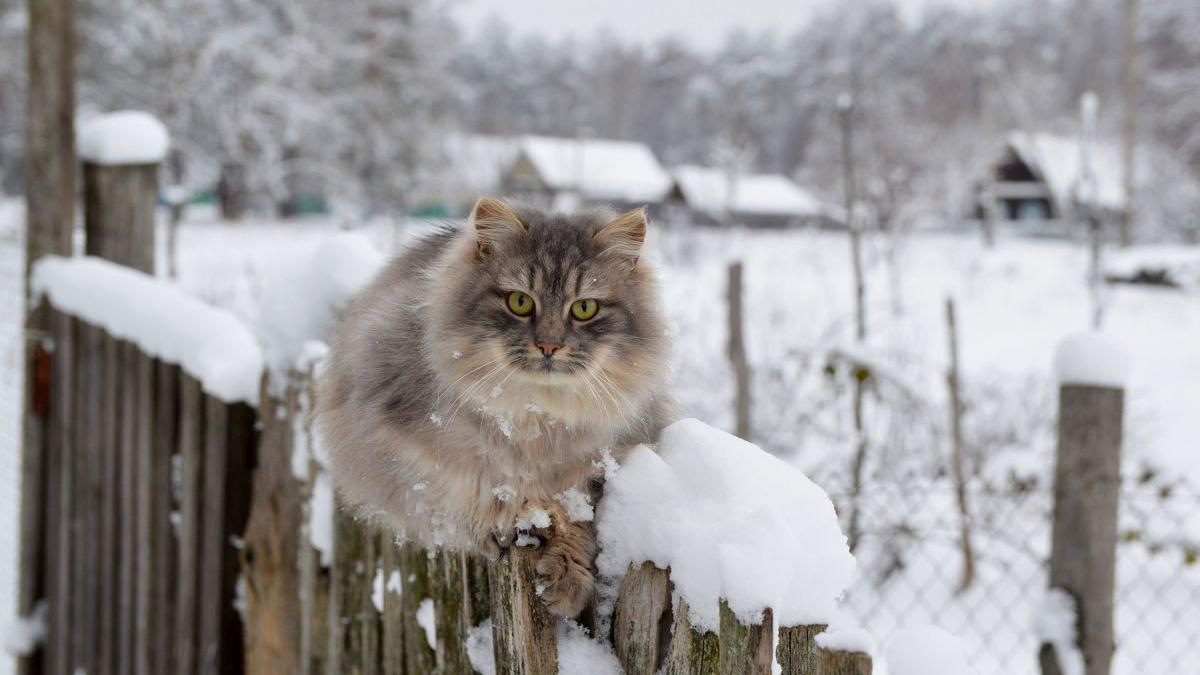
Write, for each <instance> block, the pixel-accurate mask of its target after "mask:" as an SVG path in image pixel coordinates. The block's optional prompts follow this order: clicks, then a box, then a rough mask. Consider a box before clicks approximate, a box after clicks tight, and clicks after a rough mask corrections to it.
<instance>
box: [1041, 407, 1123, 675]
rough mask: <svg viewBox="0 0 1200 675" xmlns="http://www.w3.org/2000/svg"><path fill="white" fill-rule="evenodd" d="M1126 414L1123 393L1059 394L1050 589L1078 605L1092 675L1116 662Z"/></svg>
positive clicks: (1083, 648)
mask: <svg viewBox="0 0 1200 675" xmlns="http://www.w3.org/2000/svg"><path fill="white" fill-rule="evenodd" d="M1124 410H1125V394H1124V391H1123V390H1121V389H1112V388H1107V387H1088V386H1076V385H1066V386H1063V387H1062V388H1061V389H1060V392H1059V408H1058V457H1057V460H1056V463H1055V469H1054V524H1053V526H1052V530H1051V553H1050V587H1051V588H1061V589H1063V590H1064V591H1066V592H1067V593H1068V594H1070V595H1071V596H1072V597H1073V598H1074V599H1075V603H1076V608H1077V612H1078V624H1077V626H1076V629H1077V635H1078V641H1079V647H1080V651H1081V652H1082V654H1083V660H1084V672H1085V673H1086V675H1107V673H1108V672H1109V670H1110V667H1111V663H1112V656H1113V648H1114V639H1113V587H1114V583H1115V572H1116V558H1117V511H1118V503H1119V500H1120V487H1121V486H1120V481H1121V437H1122V431H1123V430H1122V418H1123V416H1124Z"/></svg>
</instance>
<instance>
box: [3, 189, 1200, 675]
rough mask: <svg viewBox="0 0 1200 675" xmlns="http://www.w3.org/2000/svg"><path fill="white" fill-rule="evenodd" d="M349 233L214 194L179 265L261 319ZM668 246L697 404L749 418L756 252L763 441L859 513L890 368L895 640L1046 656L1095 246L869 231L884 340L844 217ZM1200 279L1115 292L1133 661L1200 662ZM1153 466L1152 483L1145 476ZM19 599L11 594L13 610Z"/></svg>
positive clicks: (670, 241) (1125, 645)
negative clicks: (863, 395)
mask: <svg viewBox="0 0 1200 675" xmlns="http://www.w3.org/2000/svg"><path fill="white" fill-rule="evenodd" d="M2 214H3V211H0V220H2V219H3V215H2ZM428 227H429V226H428V225H427V224H419V223H407V224H401V225H397V226H393V225H392V224H389V223H382V222H381V223H374V224H372V225H371V226H369V227H367V228H364V229H362V230H359V232H361V233H362V234H363V236H365V237H366V238H367V239H368V240H369V241H370V242H371V243H372V244H373V245H375V246H376V247H377V248H379V249H381V250H383V251H385V252H387V251H392V250H395V248H396V247H398V246H400V245H403V243H404V242H405V241H408V240H409V239H411V238H412V237H413V236H416V234H418V233H419V232H421V231H424V230H425V229H427V228H428ZM336 229H338V226H337V225H336V224H334V223H331V222H329V221H301V222H298V223H287V224H279V223H273V222H270V221H249V222H245V223H242V224H237V225H227V224H222V223H219V222H216V221H215V220H214V219H212V218H211V217H210V216H207V215H205V214H203V213H199V214H192V215H189V218H188V221H187V223H185V226H184V227H183V228H182V231H181V233H180V238H179V241H180V252H181V254H180V283H181V284H182V285H183V286H184V287H185V288H186V289H188V290H191V291H193V292H195V293H196V294H198V295H199V296H200V297H202V298H204V299H206V300H208V301H210V302H213V303H214V304H218V305H221V306H224V307H227V308H230V309H231V310H233V311H234V312H235V313H237V314H239V315H241V316H243V317H244V318H247V319H250V320H253V318H254V317H255V316H256V315H257V306H258V303H259V301H260V300H261V298H262V296H263V291H264V287H265V286H266V285H267V283H268V280H269V279H271V278H272V277H274V276H275V275H276V274H278V273H280V271H282V270H285V269H287V268H289V266H294V265H296V264H297V261H301V260H304V259H305V258H309V257H310V256H311V254H312V252H313V251H314V249H319V248H320V247H321V246H322V241H323V238H324V237H325V236H326V235H327V234H329V233H330V232H331V231H333V230H336ZM3 232H4V228H3V223H0V270H8V269H9V268H10V267H11V269H12V270H19V269H20V264H19V262H18V261H17V260H16V251H18V250H19V249H18V248H17V247H16V246H15V244H13V243H9V242H8V240H5V239H4V238H3V236H4V235H3ZM652 248H653V250H654V255H655V257H656V258H657V259H658V261H659V263H660V266H661V268H662V271H663V273H662V282H663V297H664V300H665V305H666V309H667V312H668V313H669V315H670V316H671V318H672V320H673V322H674V325H675V326H676V339H677V344H678V366H677V368H676V371H675V379H676V385H677V390H678V391H679V398H680V400H681V403H682V404H683V407H684V408H685V410H686V412H687V413H688V414H690V415H693V416H696V417H699V418H701V419H704V420H706V421H709V422H710V423H712V424H714V425H717V426H723V427H726V428H728V427H731V426H732V414H731V411H732V402H731V392H732V387H731V376H730V373H729V370H728V367H727V361H726V357H725V355H724V354H725V340H726V328H725V322H726V307H725V279H726V276H725V275H726V271H725V265H726V263H727V262H728V261H730V260H733V259H741V260H743V261H744V263H745V266H746V267H745V269H746V272H745V274H746V299H745V306H746V320H747V323H748V325H747V335H748V341H749V344H748V354H749V359H750V361H751V363H752V365H753V367H754V378H755V379H754V387H753V391H754V395H755V405H754V421H753V422H754V436H755V440H756V441H757V442H759V443H760V444H761V445H763V446H764V447H766V448H767V449H769V450H771V451H773V452H776V453H777V454H779V455H781V456H783V457H785V458H786V459H787V460H788V461H790V462H792V463H794V464H795V465H796V466H798V467H800V468H801V469H803V470H804V471H805V472H806V473H808V474H809V475H810V476H812V477H813V478H814V479H815V480H816V481H817V482H818V483H819V484H821V485H823V486H824V487H825V488H826V489H827V490H829V492H830V493H831V494H832V495H833V496H834V497H835V501H837V503H838V505H839V508H842V509H843V513H844V510H845V508H846V507H847V502H846V498H845V494H846V487H847V467H848V465H849V456H850V452H851V450H852V448H853V447H854V446H855V445H856V440H857V439H856V437H855V436H854V433H853V430H852V428H851V426H850V422H849V419H850V415H849V413H850V409H849V403H848V401H849V399H848V392H849V386H848V383H849V379H848V378H849V371H848V369H847V368H846V367H845V358H844V356H845V355H846V354H851V355H853V357H854V358H855V359H856V360H859V361H863V362H866V363H869V364H871V365H870V369H871V372H872V378H871V380H870V386H869V388H868V389H869V394H868V400H867V413H868V428H867V430H866V432H865V435H866V437H867V438H868V441H869V443H870V447H871V449H872V451H871V455H870V457H869V461H868V469H867V489H866V490H865V495H866V497H865V499H864V503H863V505H862V509H863V514H864V522H865V523H866V524H867V528H866V531H865V534H864V538H863V548H862V549H861V550H860V556H859V558H860V569H861V577H860V579H859V581H858V582H857V584H856V585H855V586H854V587H853V588H852V590H851V592H850V595H849V606H850V607H851V609H852V610H853V611H855V612H856V613H857V614H859V616H860V618H861V620H863V622H864V623H865V625H866V626H867V628H869V629H870V630H871V632H872V633H873V634H874V635H875V637H876V638H877V639H878V640H879V641H880V642H881V643H882V644H883V645H886V644H887V642H888V639H889V637H890V636H891V635H893V634H895V631H896V630H897V629H898V628H899V627H901V626H904V625H906V624H908V625H911V624H920V623H935V624H938V625H941V626H942V627H944V628H946V629H947V630H950V631H951V632H955V633H958V634H960V635H961V636H962V637H963V639H964V644H965V647H966V651H967V654H968V657H969V658H970V659H971V661H972V663H973V665H975V666H976V667H977V668H979V669H980V672H981V673H984V674H986V675H991V674H992V673H996V674H999V673H1005V675H1008V674H1009V673H1026V672H1028V673H1032V672H1034V659H1033V655H1034V651H1035V649H1036V646H1035V645H1034V644H1033V637H1032V635H1033V633H1032V627H1033V613H1034V611H1035V609H1036V608H1037V607H1038V606H1040V604H1041V599H1042V591H1043V588H1044V585H1045V577H1044V573H1043V572H1042V568H1041V561H1042V560H1043V559H1044V557H1045V555H1046V549H1047V547H1048V541H1049V533H1048V521H1047V516H1046V514H1047V512H1048V509H1049V499H1048V493H1047V488H1048V485H1049V480H1048V478H1049V475H1050V468H1051V462H1052V458H1053V445H1054V429H1053V420H1054V414H1055V399H1054V383H1053V374H1052V369H1051V359H1052V357H1053V353H1054V348H1055V346H1056V344H1057V343H1058V342H1059V341H1060V340H1061V339H1063V338H1064V337H1066V336H1067V335H1069V334H1071V333H1073V332H1076V331H1079V330H1082V329H1084V328H1086V327H1087V324H1088V316H1089V312H1090V309H1089V301H1088V294H1087V291H1086V289H1085V287H1084V285H1083V279H1084V276H1085V271H1086V256H1085V252H1084V250H1083V248H1082V247H1081V246H1078V245H1074V244H1070V243H1068V242H1052V241H1030V240H1022V239H1002V240H1001V241H1000V242H999V243H998V245H997V247H996V248H995V249H994V250H991V251H988V250H985V249H984V248H983V247H982V245H981V243H980V242H979V240H978V239H977V238H975V237H967V236H953V235H920V236H914V237H912V238H909V239H907V240H904V241H901V242H896V243H889V242H885V241H872V242H868V246H867V250H868V264H867V268H868V270H869V276H868V300H869V303H868V304H869V314H868V325H869V339H868V341H867V344H866V345H865V346H858V345H854V344H853V343H852V341H850V339H849V336H850V335H851V334H852V320H853V319H852V314H851V312H850V307H851V302H850V298H851V283H850V275H849V264H848V249H849V246H848V243H847V241H846V239H845V237H844V235H838V234H834V233H819V232H817V233H779V232H728V233H722V232H716V231H711V230H706V231H701V232H694V231H688V232H683V231H679V230H664V231H660V232H657V233H656V236H655V238H654V240H653V241H652ZM889 250H892V251H894V252H895V255H893V256H890V255H889ZM1137 256H1142V257H1147V256H1150V257H1155V258H1158V257H1164V256H1165V257H1169V258H1170V259H1171V261H1172V264H1175V265H1179V264H1182V265H1184V266H1185V267H1188V266H1190V267H1189V268H1190V269H1196V268H1197V263H1200V251H1197V250H1192V249H1186V248H1174V249H1170V250H1169V251H1166V252H1162V250H1161V249H1158V250H1156V251H1151V250H1145V251H1134V252H1132V253H1124V254H1121V257H1122V258H1126V259H1131V258H1135V257H1137ZM889 260H894V261H896V262H895V264H894V265H893V264H889V262H888V261H889ZM1118 263H1121V264H1126V265H1127V264H1128V263H1129V260H1117V261H1114V263H1113V264H1114V267H1116V266H1118ZM4 274H5V273H4V272H3V271H0V280H3V282H4V286H3V288H0V290H2V291H3V293H4V295H3V296H2V297H0V313H2V312H4V311H6V308H8V307H9V305H6V304H5V303H6V302H8V298H9V297H10V296H11V297H12V298H15V299H17V300H19V292H16V291H14V289H13V284H12V283H10V282H9V277H6V276H4ZM11 278H12V279H15V278H17V277H11ZM1198 293H1200V291H1197V289H1196V287H1195V286H1192V287H1190V288H1189V289H1187V290H1184V291H1180V290H1173V289H1162V288H1151V287H1131V286H1120V287H1111V289H1110V293H1109V296H1108V311H1107V319H1106V323H1105V327H1106V329H1107V330H1109V331H1110V332H1111V333H1112V334H1113V335H1115V336H1116V337H1118V338H1119V339H1121V340H1122V341H1123V342H1124V343H1125V344H1126V345H1127V347H1128V349H1129V351H1130V353H1131V355H1132V363H1133V370H1132V374H1131V378H1130V386H1129V390H1128V400H1127V415H1126V422H1127V440H1126V456H1125V473H1126V474H1127V476H1129V477H1131V480H1130V481H1129V483H1130V486H1129V487H1128V490H1127V492H1128V494H1129V495H1131V497H1130V498H1129V499H1127V500H1126V502H1125V503H1126V512H1124V513H1123V514H1122V532H1123V533H1124V534H1125V535H1126V536H1127V538H1128V539H1129V540H1130V542H1129V543H1128V544H1124V545H1123V546H1122V549H1121V559H1120V565H1119V569H1118V576H1119V577H1120V589H1119V592H1118V605H1117V622H1118V631H1119V636H1118V638H1119V639H1118V642H1119V649H1118V655H1117V661H1116V669H1115V672H1117V673H1121V674H1123V675H1124V674H1132V673H1141V672H1145V673H1158V672H1163V673H1165V672H1171V670H1172V669H1173V668H1178V667H1182V666H1183V665H1184V664H1186V663H1195V662H1196V660H1197V659H1200V646H1197V645H1196V644H1195V642H1194V640H1193V639H1191V636H1190V634H1189V633H1188V631H1187V627H1188V626H1196V625H1200V566H1198V565H1195V564H1192V565H1187V564H1185V562H1184V561H1185V552H1186V551H1187V550H1188V546H1194V545H1195V544H1196V543H1197V542H1200V497H1197V496H1196V494H1195V493H1194V492H1189V491H1188V490H1187V489H1186V488H1184V487H1182V486H1180V485H1177V482H1178V481H1182V480H1187V481H1190V482H1191V484H1193V485H1200V461H1197V459H1196V450H1197V447H1196V441H1195V439H1197V438H1200V416H1197V415H1196V414H1195V406H1196V402H1197V401H1200V348H1197V346H1196V345H1197V344H1200V294H1198ZM951 295H952V296H953V297H954V299H955V301H956V303H957V312H958V318H959V345H960V359H961V364H962V370H963V374H962V379H963V387H964V400H965V403H966V407H967V410H966V413H965V418H964V425H965V431H964V435H965V442H966V449H967V453H968V469H969V471H970V472H971V474H972V476H974V479H973V483H972V486H973V489H972V496H973V498H974V500H973V501H974V505H975V519H974V520H975V522H974V526H975V531H976V537H977V541H976V548H977V549H978V551H979V571H978V577H979V578H978V582H977V584H976V585H975V587H974V588H972V589H971V590H969V591H967V592H966V593H963V594H961V595H956V594H955V592H954V591H955V585H956V583H957V580H958V574H959V557H958V554H957V549H956V544H955V541H954V538H953V534H954V532H955V529H954V528H955V527H956V520H955V518H954V510H953V506H952V504H953V502H952V500H951V493H950V491H949V489H948V487H949V485H948V483H947V482H946V479H945V472H944V471H943V470H942V469H943V468H944V466H945V457H946V448H947V447H948V444H947V442H946V432H945V429H946V412H945V411H946V407H947V406H946V403H945V400H946V394H945V378H944V368H945V365H946V363H947V348H946V344H947V338H946V329H945V319H944V311H945V309H944V302H945V299H946V297H947V296H951ZM11 307H13V308H17V307H19V302H17V303H16V304H12V305H11ZM10 311H12V312H15V311H17V310H10ZM13 316H14V317H15V316H16V315H15V313H14V315H13ZM15 325H16V323H15V319H10V318H8V317H6V316H4V315H3V314H0V329H3V330H5V331H8V332H13V327H15ZM5 335H7V333H5ZM14 336H15V333H14ZM4 339H5V338H4V337H3V336H0V349H3V351H0V377H3V378H5V379H3V380H2V382H5V383H8V387H7V388H5V387H3V386H0V402H2V401H3V400H5V397H6V396H8V397H12V396H15V393H11V394H10V393H8V392H15V391H16V390H15V388H13V386H12V377H13V375H14V373H16V372H19V369H16V368H13V367H12V366H13V365H15V364H16V360H15V359H16V356H15V353H16V352H15V349H14V347H15V343H14V346H13V347H9V346H7V343H5V342H3V340H4ZM9 339H15V337H14V338H9ZM5 363H7V364H9V368H8V369H5V368H4V365H3V364H5ZM12 400H15V399H12ZM11 409H12V408H9V407H8V406H5V407H3V408H0V410H5V411H7V410H11ZM5 414H8V413H7V412H5ZM12 424H15V417H13V421H12V423H11V424H8V423H6V422H5V421H4V420H0V462H3V466H2V467H0V469H8V468H10V467H11V468H12V469H13V470H12V471H4V473H3V474H2V475H3V476H12V475H14V474H15V466H16V465H15V463H14V462H15V459H14V458H15V456H16V455H15V452H16V450H15V449H16V445H15V443H13V442H12V441H11V440H8V441H7V444H6V439H15V432H13V431H11V429H12ZM1139 476H1140V477H1144V478H1145V481H1144V483H1142V484H1139V483H1137V482H1136V481H1135V480H1132V478H1136V477H1139ZM0 480H9V479H5V478H0ZM0 491H2V493H3V494H0V499H2V501H0V516H7V517H5V519H4V520H3V521H2V522H3V525H2V526H0V546H3V543H4V542H7V541H9V540H11V538H12V537H13V536H14V533H15V520H14V519H13V516H14V514H15V510H14V511H8V510H3V509H7V508H9V506H8V505H9V502H10V501H11V502H12V504H13V505H14V506H15V499H16V497H15V494H16V490H15V486H14V487H12V488H10V487H9V486H8V485H7V484H4V485H0ZM1164 491H1165V493H1164ZM1163 494H1166V495H1167V496H1166V497H1163V496H1162V495H1163ZM6 550H9V551H11V550H15V546H11V547H6ZM6 555H8V553H6ZM0 569H5V570H7V569H11V567H9V566H5V567H0ZM5 573H7V571H6V572H5ZM0 582H2V583H3V584H4V587H3V588H4V589H8V588H11V586H12V584H11V580H10V579H8V578H7V577H0ZM3 592H6V591H0V600H3V599H4V597H5V596H4V595H3V594H2V593H3ZM7 609H8V607H7V606H0V612H4V613H5V614H7V613H8V612H7V611H6V610H7ZM1156 659H1157V660H1156ZM0 672H3V671H0Z"/></svg>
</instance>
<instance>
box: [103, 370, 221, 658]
mask: <svg viewBox="0 0 1200 675" xmlns="http://www.w3.org/2000/svg"><path fill="white" fill-rule="evenodd" d="M204 418H205V409H204V392H203V391H201V389H200V382H199V381H197V380H196V379H195V378H194V377H192V376H191V375H187V374H184V375H182V376H181V377H180V383H179V440H178V445H177V447H178V454H179V488H180V493H179V533H178V537H177V539H176V544H177V554H176V555H177V557H178V559H179V571H178V575H179V576H178V581H177V582H176V587H175V588H176V595H175V638H174V642H175V654H174V662H175V668H174V671H173V672H176V673H180V674H181V675H192V673H195V672H197V665H198V663H199V656H200V631H199V625H200V594H201V591H202V587H201V584H200V556H201V553H200V552H201V551H202V550H203V543H202V539H203V536H204V530H203V525H204V494H205V491H206V489H207V488H206V487H205V483H206V482H207V480H209V479H208V477H206V476H205V475H204V428H205V426H206V425H205V419H204ZM114 672H118V671H115V670H114Z"/></svg>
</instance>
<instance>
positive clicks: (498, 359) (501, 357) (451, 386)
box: [433, 354, 505, 412]
mask: <svg viewBox="0 0 1200 675" xmlns="http://www.w3.org/2000/svg"><path fill="white" fill-rule="evenodd" d="M504 358H505V355H504V354H501V355H499V356H494V357H492V358H490V359H488V360H487V361H485V362H484V363H483V364H481V365H478V366H475V367H474V368H472V369H470V370H468V371H467V372H466V373H464V374H463V375H462V377H459V378H458V379H457V380H455V381H453V382H451V383H450V384H448V385H446V386H445V387H444V388H442V390H441V392H439V393H438V397H437V398H436V399H434V401H433V409H434V412H436V411H437V407H438V403H441V401H442V397H444V396H445V395H446V394H448V393H449V392H450V391H451V390H452V389H454V385H456V384H458V383H459V382H462V381H463V380H464V379H466V378H467V377H470V375H471V374H472V373H475V372H478V371H480V370H482V369H484V368H487V367H488V366H492V365H496V364H497V363H499V362H501V361H503V360H504Z"/></svg>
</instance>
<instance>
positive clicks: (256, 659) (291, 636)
mask: <svg viewBox="0 0 1200 675" xmlns="http://www.w3.org/2000/svg"><path fill="white" fill-rule="evenodd" d="M267 384H268V383H267V382H266V381H265V380H264V382H263V388H262V396H261V399H260V400H261V402H260V403H259V413H260V419H261V420H262V432H261V436H260V441H259V445H258V461H257V463H256V465H255V467H254V476H253V479H252V480H253V487H252V489H251V500H252V501H251V505H250V519H249V521H248V522H247V524H246V534H245V537H244V541H245V555H244V564H243V567H242V579H243V582H244V584H245V589H246V617H247V621H246V638H245V639H246V669H247V670H248V671H249V672H252V673H295V672H298V671H299V670H300V655H301V648H300V628H301V617H302V616H303V614H302V612H301V611H300V603H301V598H300V536H301V523H302V516H303V496H302V494H301V491H302V490H301V488H302V486H301V483H300V481H299V480H298V479H297V478H296V476H295V475H294V473H293V469H292V453H293V451H294V448H293V443H294V440H295V439H294V438H293V433H292V432H293V420H295V419H296V416H297V415H298V414H300V413H299V412H298V411H297V405H298V404H297V394H296V387H295V386H292V387H289V388H288V390H287V392H286V394H285V396H284V400H282V401H281V400H276V399H275V397H273V396H272V395H271V394H270V391H269V388H268V386H267Z"/></svg>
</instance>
